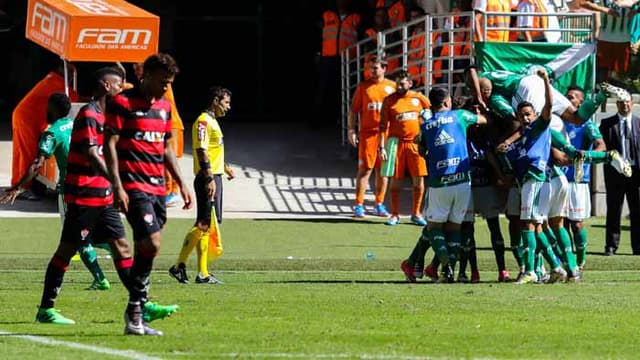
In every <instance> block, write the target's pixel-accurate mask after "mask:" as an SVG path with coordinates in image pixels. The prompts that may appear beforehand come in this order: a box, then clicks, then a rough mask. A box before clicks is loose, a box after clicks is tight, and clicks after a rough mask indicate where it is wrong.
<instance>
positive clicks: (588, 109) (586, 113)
mask: <svg viewBox="0 0 640 360" xmlns="http://www.w3.org/2000/svg"><path fill="white" fill-rule="evenodd" d="M605 101H607V96H606V95H604V94H603V93H598V94H596V96H595V99H593V100H591V99H585V101H584V102H583V103H582V104H580V107H579V108H578V112H577V115H578V117H579V118H580V120H583V121H587V120H589V119H590V118H591V117H592V116H593V114H595V113H596V111H598V108H599V107H600V105H601V104H602V103H603V102H605Z"/></svg>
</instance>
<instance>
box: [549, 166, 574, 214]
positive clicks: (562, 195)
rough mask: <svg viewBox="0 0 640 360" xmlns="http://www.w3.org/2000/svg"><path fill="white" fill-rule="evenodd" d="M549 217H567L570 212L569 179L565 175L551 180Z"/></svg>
mask: <svg viewBox="0 0 640 360" xmlns="http://www.w3.org/2000/svg"><path fill="white" fill-rule="evenodd" d="M550 186H551V189H550V190H551V191H550V193H549V194H550V199H549V218H554V217H567V215H568V214H569V181H568V180H567V177H566V176H564V175H561V176H556V177H554V178H553V179H551V182H550Z"/></svg>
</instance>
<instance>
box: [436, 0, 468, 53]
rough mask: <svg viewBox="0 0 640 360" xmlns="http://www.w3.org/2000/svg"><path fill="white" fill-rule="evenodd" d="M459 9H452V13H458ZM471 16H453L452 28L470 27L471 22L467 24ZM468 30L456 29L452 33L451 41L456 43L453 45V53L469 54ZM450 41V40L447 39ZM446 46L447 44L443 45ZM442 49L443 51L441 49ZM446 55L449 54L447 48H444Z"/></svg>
mask: <svg viewBox="0 0 640 360" xmlns="http://www.w3.org/2000/svg"><path fill="white" fill-rule="evenodd" d="M460 12H461V11H460V10H459V9H455V10H453V11H452V13H460ZM470 20H471V18H469V17H465V18H463V17H460V16H454V17H453V28H454V29H460V28H463V29H466V28H470V27H471V24H469V22H470ZM468 37H469V31H467V30H465V31H457V32H454V33H453V42H454V43H456V45H454V46H453V53H454V55H469V54H471V42H470V41H469V38H468ZM449 41H451V40H449ZM445 47H447V46H445ZM443 51H445V50H444V49H443ZM446 52H447V55H448V54H449V49H447V50H446Z"/></svg>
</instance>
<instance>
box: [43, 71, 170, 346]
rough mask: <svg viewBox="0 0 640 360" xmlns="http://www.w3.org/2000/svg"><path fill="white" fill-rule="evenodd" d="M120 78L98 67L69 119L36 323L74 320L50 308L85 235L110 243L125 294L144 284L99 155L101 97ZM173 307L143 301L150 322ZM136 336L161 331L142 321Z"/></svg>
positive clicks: (119, 84) (113, 88) (112, 91)
mask: <svg viewBox="0 0 640 360" xmlns="http://www.w3.org/2000/svg"><path fill="white" fill-rule="evenodd" d="M122 82H123V74H122V72H121V71H120V70H119V69H116V68H112V67H106V68H101V69H99V70H98V71H97V72H96V73H95V75H94V79H93V84H94V91H93V97H92V100H91V101H90V102H89V103H87V104H85V105H84V106H83V107H82V108H81V109H80V110H79V112H78V115H77V116H76V118H75V120H74V123H73V130H72V134H71V142H70V146H69V157H68V159H67V175H66V177H65V179H64V201H65V203H66V204H67V212H66V214H65V220H64V224H63V227H62V235H61V238H60V244H59V245H58V248H57V249H56V252H55V254H54V255H53V257H52V258H51V261H50V262H49V265H48V266H47V270H46V274H45V279H44V289H43V292H42V299H41V302H40V307H39V309H38V313H37V315H36V321H37V322H41V323H51V324H60V325H69V324H75V322H74V321H73V320H71V319H69V318H66V317H65V316H63V315H62V314H60V313H59V312H58V310H56V309H54V304H55V301H56V298H57V296H58V293H59V291H60V288H61V287H62V282H63V280H64V275H65V272H66V270H67V268H68V266H69V261H70V260H71V257H72V256H73V255H74V254H75V252H76V251H77V250H78V248H79V247H80V246H81V245H82V244H85V243H87V242H88V241H89V239H91V241H93V242H94V243H98V244H100V243H104V242H107V243H109V245H110V246H111V250H112V254H113V261H114V265H115V268H116V270H117V272H118V275H119V276H120V279H121V280H122V282H123V284H124V285H125V287H126V288H127V289H128V290H129V292H130V293H131V292H133V291H134V289H141V288H144V287H145V286H146V283H143V282H142V279H141V278H139V277H134V276H131V273H132V271H131V268H132V265H133V259H132V258H131V254H130V250H129V243H128V241H127V240H126V238H125V230H124V225H123V224H122V220H120V214H119V213H118V211H117V210H116V209H115V208H114V207H113V205H112V204H113V191H112V188H111V184H110V182H109V180H108V172H107V167H106V164H105V161H104V157H103V153H102V148H103V129H104V122H105V119H104V108H105V104H106V98H107V96H113V95H115V94H117V93H118V92H120V91H121V89H122ZM176 309H177V307H176V306H173V307H163V306H160V305H157V304H154V303H151V302H148V303H147V304H145V305H144V315H143V317H144V318H145V320H146V321H151V320H155V319H158V318H161V317H165V316H168V315H170V314H171V313H172V312H174V311H175V310H176ZM139 334H149V335H161V333H160V332H157V331H155V330H153V329H152V328H150V327H148V326H147V325H146V324H145V325H144V327H143V326H142V324H141V325H140V327H139Z"/></svg>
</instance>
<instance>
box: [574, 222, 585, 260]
mask: <svg viewBox="0 0 640 360" xmlns="http://www.w3.org/2000/svg"><path fill="white" fill-rule="evenodd" d="M573 239H574V240H575V242H576V257H577V259H576V263H577V265H578V266H581V267H582V266H584V264H585V263H586V261H587V242H588V240H587V229H585V228H582V229H580V230H579V231H578V232H576V233H574V234H573Z"/></svg>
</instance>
